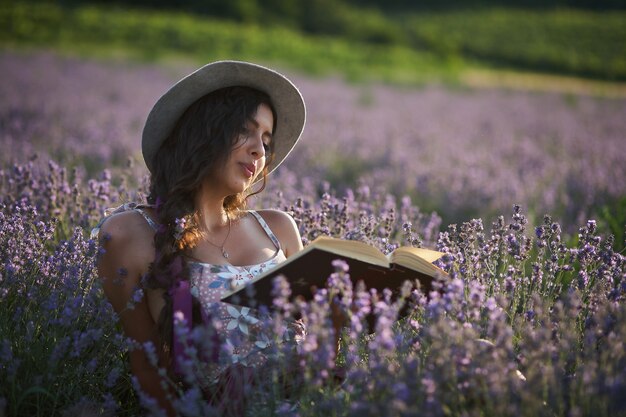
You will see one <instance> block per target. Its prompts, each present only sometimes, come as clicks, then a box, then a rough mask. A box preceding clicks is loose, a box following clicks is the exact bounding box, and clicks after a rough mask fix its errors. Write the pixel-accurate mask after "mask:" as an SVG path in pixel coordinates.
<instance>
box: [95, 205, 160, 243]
mask: <svg viewBox="0 0 626 417" xmlns="http://www.w3.org/2000/svg"><path fill="white" fill-rule="evenodd" d="M99 233H100V239H103V238H104V239H105V240H109V239H112V238H117V239H119V240H120V241H136V240H138V241H141V240H144V239H146V238H148V239H150V240H152V239H153V238H154V233H155V230H154V228H153V227H152V226H151V225H150V224H149V223H148V222H147V221H146V219H145V217H144V216H143V215H142V214H141V213H139V212H138V211H136V210H127V211H122V212H120V213H115V214H112V215H111V216H109V217H107V218H106V219H105V220H104V221H103V222H102V224H101V225H100V231H99Z"/></svg>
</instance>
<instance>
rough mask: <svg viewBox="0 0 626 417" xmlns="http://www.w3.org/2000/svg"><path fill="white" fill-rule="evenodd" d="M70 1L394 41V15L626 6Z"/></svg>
mask: <svg viewBox="0 0 626 417" xmlns="http://www.w3.org/2000/svg"><path fill="white" fill-rule="evenodd" d="M53 2H57V3H60V4H62V5H64V6H72V5H78V4H84V3H100V4H104V5H111V4H116V5H120V6H122V5H124V6H131V7H135V6H141V7H150V8H156V9H171V10H178V11H186V12H191V13H198V14H204V15H208V16H213V17H218V18H226V19H230V20H235V21H239V22H245V23H256V24H261V25H263V24H280V25H284V26H287V27H290V28H293V29H298V30H301V31H303V32H307V33H314V34H328V35H341V36H346V37H348V38H356V39H359V40H364V41H370V42H379V43H394V42H397V41H399V40H401V37H402V35H401V30H398V29H396V28H394V27H393V24H392V22H390V20H389V18H390V17H398V16H402V15H404V14H406V13H418V12H428V11H441V10H471V9H480V8H489V7H499V8H525V9H554V8H575V9H586V10H598V11H599V10H625V9H626V0H419V1H416V0H56V1H54V0H53Z"/></svg>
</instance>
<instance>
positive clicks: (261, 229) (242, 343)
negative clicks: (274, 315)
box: [98, 61, 305, 415]
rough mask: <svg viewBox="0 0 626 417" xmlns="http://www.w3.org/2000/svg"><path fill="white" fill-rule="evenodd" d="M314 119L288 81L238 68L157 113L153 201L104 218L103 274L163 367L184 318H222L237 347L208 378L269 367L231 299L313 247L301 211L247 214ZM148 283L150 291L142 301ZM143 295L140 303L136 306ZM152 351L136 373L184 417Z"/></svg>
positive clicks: (180, 86) (182, 92) (211, 72)
mask: <svg viewBox="0 0 626 417" xmlns="http://www.w3.org/2000/svg"><path fill="white" fill-rule="evenodd" d="M304 122H305V106H304V101H303V99H302V96H301V95H300V93H299V91H298V90H297V88H296V87H295V86H294V85H293V84H292V83H291V82H290V81H289V80H288V79H287V78H285V77H284V76H282V75H281V74H279V73H277V72H274V71H272V70H270V69H267V68H264V67H261V66H258V65H254V64H250V63H245V62H237V61H220V62H215V63H211V64H208V65H206V66H204V67H202V68H200V69H199V70H197V71H196V72H194V73H192V74H190V75H189V76H187V77H185V78H183V79H182V80H180V81H179V82H178V83H176V84H175V85H174V86H173V87H172V88H171V89H170V90H169V91H168V92H166V93H165V94H164V95H163V96H162V97H161V98H160V99H159V100H158V101H157V103H156V104H155V106H154V107H153V109H152V111H151V112H150V114H149V116H148V119H147V121H146V125H145V127H144V131H143V138H142V150H143V156H144V160H145V162H146V165H147V167H148V169H149V170H150V173H151V185H150V195H149V197H148V203H149V204H148V205H142V206H134V205H126V206H123V207H122V208H120V209H117V210H116V211H115V212H114V214H112V215H110V216H107V217H106V218H105V221H103V222H101V226H100V232H99V233H100V239H101V241H102V245H103V249H104V251H103V254H102V256H101V257H100V259H99V264H98V270H99V275H100V277H101V278H102V279H103V286H104V292H105V294H106V296H107V297H108V299H109V300H110V302H111V304H112V305H113V308H114V309H115V311H116V312H118V314H119V315H120V320H121V324H122V327H123V330H124V332H125V334H126V336H128V337H129V338H131V339H133V340H135V341H137V342H139V343H141V344H142V345H145V344H146V342H152V343H153V344H154V346H157V354H158V359H159V364H160V366H164V367H166V368H167V369H169V371H170V373H172V372H173V371H174V369H175V368H176V365H177V360H178V359H179V356H180V355H181V353H180V350H179V351H177V349H176V348H177V346H176V338H175V337H174V338H173V337H172V334H173V332H172V323H173V318H172V317H173V314H174V313H176V312H178V311H182V312H183V314H184V313H185V312H186V314H184V316H185V317H184V319H185V320H187V321H188V322H191V321H193V322H199V321H201V320H202V317H206V316H207V315H211V316H212V317H214V318H217V320H218V321H221V323H222V326H221V330H220V331H219V332H220V336H222V337H223V338H224V339H225V340H227V341H228V342H229V343H231V344H234V346H233V351H232V355H230V358H227V359H226V361H224V360H223V359H221V360H220V363H214V364H211V366H209V367H208V368H207V380H209V381H213V380H218V379H219V377H220V375H222V374H223V373H224V372H226V371H228V370H229V365H230V364H232V363H235V362H238V363H243V364H244V366H247V367H254V366H257V365H259V364H261V363H262V362H263V352H262V351H261V350H260V349H259V348H258V346H255V345H254V344H253V342H254V337H255V334H254V331H253V327H254V326H252V325H253V324H254V323H255V322H256V319H255V318H254V317H252V316H251V315H250V314H249V311H248V310H243V309H240V308H235V307H234V306H230V305H226V304H225V303H221V302H220V301H219V300H220V296H221V294H222V293H223V292H226V291H229V290H231V289H232V288H233V287H236V286H239V285H243V284H245V282H247V281H248V280H249V279H250V278H252V277H254V276H255V275H257V274H259V273H261V272H263V271H265V270H267V269H269V268H271V267H272V266H274V265H276V264H278V263H279V262H281V261H283V260H284V259H286V258H287V257H289V256H291V255H293V254H294V253H296V252H298V251H299V250H301V249H302V243H301V240H300V235H299V232H298V229H297V227H296V224H295V222H294V220H293V219H292V218H291V217H290V216H289V215H287V214H286V213H283V212H281V211H276V210H263V211H258V212H253V211H246V210H244V207H245V201H246V198H247V197H248V196H249V195H251V194H254V193H256V192H258V191H260V190H262V189H263V187H264V186H265V178H266V175H267V174H269V173H270V172H271V171H272V170H274V169H275V168H276V167H277V166H278V165H279V164H280V163H281V162H282V161H283V160H284V158H285V157H286V156H287V154H288V153H289V152H290V151H291V149H292V148H293V146H294V145H295V144H296V142H297V141H298V138H299V137H300V134H301V132H302V129H303V127H304ZM138 288H139V289H141V290H143V294H145V296H143V297H137V294H142V293H141V291H139V292H138V290H137V289H138ZM133 300H135V301H138V302H137V304H136V305H134V307H133V308H128V307H127V306H128V305H129V302H131V303H132V301H133ZM185 300H187V301H185ZM189 300H192V301H191V302H192V303H193V306H194V308H193V311H194V312H195V313H196V314H191V308H190V305H186V303H188V302H189ZM177 303H178V304H177ZM174 304H177V305H174ZM189 304H191V303H189ZM189 316H191V317H189ZM178 317H179V316H178ZM242 336H245V337H242ZM257 336H258V335H257ZM149 356H150V355H149V354H147V352H146V350H145V349H136V350H133V351H132V352H131V353H130V364H131V369H132V372H133V374H134V375H135V376H136V378H137V380H138V382H139V384H140V387H141V389H142V391H144V392H145V393H146V394H148V395H149V396H151V397H153V398H155V399H156V400H157V401H158V402H159V404H160V406H161V407H162V408H163V409H165V410H167V412H168V414H170V415H172V414H174V412H173V409H172V406H171V404H170V402H169V401H168V400H167V398H166V396H167V394H168V393H167V392H166V391H167V389H164V388H163V386H162V384H161V381H162V377H160V376H159V375H158V372H157V369H156V368H155V367H154V366H153V365H151V364H150V360H149V359H150V358H149ZM229 361H230V362H229ZM231 411H232V410H231Z"/></svg>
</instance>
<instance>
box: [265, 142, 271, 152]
mask: <svg viewBox="0 0 626 417" xmlns="http://www.w3.org/2000/svg"><path fill="white" fill-rule="evenodd" d="M263 149H265V153H270V152H271V150H272V145H270V144H269V143H265V142H263Z"/></svg>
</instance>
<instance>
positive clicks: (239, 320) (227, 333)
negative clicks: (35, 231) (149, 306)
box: [92, 203, 305, 383]
mask: <svg viewBox="0 0 626 417" xmlns="http://www.w3.org/2000/svg"><path fill="white" fill-rule="evenodd" d="M144 207H146V206H141V205H137V204H134V203H129V204H125V205H124V206H121V207H118V208H115V209H111V210H108V211H107V212H105V219H106V218H107V217H108V216H110V215H112V214H115V213H119V212H122V211H126V210H134V211H136V212H138V213H140V214H141V215H142V216H143V217H144V219H145V220H146V222H147V223H148V224H149V225H150V226H151V227H152V228H153V229H155V230H156V229H157V227H158V225H157V224H156V223H155V222H154V220H152V218H151V217H150V216H149V215H148V214H147V213H146V212H145V211H144V210H143V209H142V208H144ZM248 213H249V214H250V215H252V216H253V217H254V218H255V219H256V220H257V221H258V222H259V224H260V225H261V227H262V228H263V230H264V231H265V233H266V234H267V236H268V237H269V239H270V240H271V241H272V243H273V244H274V246H275V247H276V251H275V252H274V254H273V255H272V257H270V259H268V260H266V261H264V262H261V263H259V264H255V265H245V266H237V265H231V264H224V265H213V264H208V263H204V262H197V261H189V262H188V266H189V271H190V276H189V280H190V285H191V294H192V295H193V296H194V297H196V298H197V299H198V300H199V301H200V303H201V304H202V306H203V308H204V310H205V311H206V312H210V314H211V316H212V317H217V320H218V321H219V322H220V324H221V326H220V329H221V332H222V337H223V340H224V343H225V345H226V348H227V349H226V351H227V354H223V355H220V359H219V361H218V363H213V364H207V366H206V368H205V369H203V372H204V377H205V378H207V379H206V381H207V382H209V383H211V382H212V381H215V380H216V379H218V378H219V375H220V374H221V373H222V372H223V371H224V370H226V369H227V368H228V367H229V366H231V365H234V364H239V365H243V366H245V367H256V366H259V365H262V364H263V363H265V361H266V360H267V357H266V355H265V354H264V350H266V349H267V348H268V347H269V346H270V337H269V336H268V335H267V334H264V333H263V332H262V330H261V326H260V325H259V324H260V320H259V317H258V316H257V315H256V314H255V313H256V311H254V310H252V309H250V308H249V307H241V306H236V305H233V304H229V303H224V302H222V301H220V300H221V297H222V296H223V295H225V294H226V293H229V292H231V291H232V290H233V289H235V288H239V287H240V286H243V285H245V284H246V283H247V282H249V281H250V280H251V279H252V278H254V277H256V276H257V275H259V274H261V273H263V272H265V271H267V270H269V269H271V268H273V267H274V266H276V265H278V264H279V263H281V262H283V261H284V260H285V259H286V257H285V254H284V252H283V250H282V248H281V245H280V242H279V240H278V238H277V237H276V235H274V233H273V232H272V230H271V229H270V227H269V226H268V224H267V223H266V222H265V220H263V218H262V217H261V215H259V214H258V213H257V212H255V211H248ZM103 221H104V219H103V220H102V221H101V222H100V223H99V224H98V226H96V228H95V229H94V230H93V231H92V237H93V236H94V235H97V232H98V229H99V227H100V225H101V224H102V222H103ZM285 330H286V332H285V335H284V336H285V337H284V340H285V341H288V342H295V343H299V342H300V341H301V340H303V337H304V334H305V329H304V327H303V325H302V324H301V323H291V324H290V326H289V329H285Z"/></svg>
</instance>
